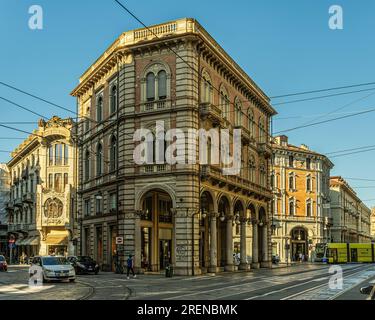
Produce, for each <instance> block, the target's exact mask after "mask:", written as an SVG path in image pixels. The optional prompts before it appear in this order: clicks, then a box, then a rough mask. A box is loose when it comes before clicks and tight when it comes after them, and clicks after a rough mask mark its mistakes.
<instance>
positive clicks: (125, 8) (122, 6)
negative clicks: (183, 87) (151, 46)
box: [114, 0, 375, 139]
mask: <svg viewBox="0 0 375 320" xmlns="http://www.w3.org/2000/svg"><path fill="white" fill-rule="evenodd" d="M114 1H115V2H116V3H117V4H118V5H119V6H120V7H121V8H123V9H124V10H125V11H126V12H127V13H129V14H130V15H131V16H132V17H133V18H134V19H135V20H137V21H138V22H139V23H140V24H141V25H142V26H143V27H144V28H146V29H147V30H148V31H149V32H150V33H151V34H152V35H153V36H154V37H155V38H157V39H158V40H163V39H162V38H160V37H158V35H157V34H156V33H155V32H154V31H153V30H152V29H150V28H149V27H148V26H147V25H146V24H145V23H144V22H142V21H141V20H140V19H139V18H138V17H137V16H136V15H135V14H134V13H132V12H131V11H130V10H129V9H128V8H127V7H126V6H124V5H123V4H122V3H121V2H120V1H118V0H114ZM168 48H169V50H171V51H172V52H173V53H174V54H175V55H176V57H178V58H179V59H181V60H182V61H183V62H184V63H185V64H186V65H187V66H188V67H189V68H190V69H191V70H192V71H193V72H195V73H196V74H197V75H198V77H199V79H201V80H203V81H205V82H206V83H208V84H209V86H210V87H211V88H212V89H214V90H215V91H217V92H218V93H219V94H221V92H220V90H219V89H218V88H216V87H215V86H214V85H212V83H210V82H209V81H207V80H206V79H204V77H203V75H202V73H201V72H200V71H199V70H196V69H195V68H194V67H192V66H191V65H190V63H188V62H187V61H186V60H185V59H184V58H183V57H181V56H180V55H179V54H178V53H177V52H176V51H175V50H174V49H173V48H172V47H171V46H168ZM374 84H375V83H374ZM245 101H246V102H250V103H251V101H250V100H242V102H245ZM211 104H212V105H214V106H215V107H218V105H216V104H214V103H212V102H211ZM228 104H229V105H233V106H234V107H235V103H234V102H231V101H228ZM230 112H234V111H230ZM240 112H241V114H242V115H244V116H245V117H246V118H247V119H248V120H249V116H248V115H247V114H246V113H245V112H244V111H242V110H241V111H240ZM251 121H252V123H253V124H254V125H255V126H256V127H258V129H259V124H258V123H256V122H255V121H254V120H251ZM264 133H265V135H267V137H268V138H271V139H272V135H270V134H268V133H267V132H266V131H265V132H264Z"/></svg>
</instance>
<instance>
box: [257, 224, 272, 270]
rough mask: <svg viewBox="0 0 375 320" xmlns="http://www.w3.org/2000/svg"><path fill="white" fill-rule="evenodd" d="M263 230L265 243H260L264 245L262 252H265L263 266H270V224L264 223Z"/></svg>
mask: <svg viewBox="0 0 375 320" xmlns="http://www.w3.org/2000/svg"><path fill="white" fill-rule="evenodd" d="M261 232H263V237H262V238H263V243H260V244H259V245H261V246H262V252H263V257H262V262H261V267H262V268H268V267H270V266H269V264H270V261H269V259H268V224H264V225H263V228H262V231H261Z"/></svg>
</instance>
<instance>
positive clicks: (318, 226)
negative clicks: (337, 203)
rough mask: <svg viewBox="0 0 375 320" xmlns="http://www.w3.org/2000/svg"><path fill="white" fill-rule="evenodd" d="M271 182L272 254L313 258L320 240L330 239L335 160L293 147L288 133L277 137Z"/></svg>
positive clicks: (283, 257)
mask: <svg viewBox="0 0 375 320" xmlns="http://www.w3.org/2000/svg"><path fill="white" fill-rule="evenodd" d="M272 149H273V169H272V172H271V183H272V187H273V194H274V201H273V204H272V212H273V229H274V231H273V235H272V246H273V254H274V255H276V254H278V255H279V257H280V259H281V261H282V262H285V261H287V259H288V261H291V260H296V259H297V257H298V256H299V254H300V253H301V254H303V255H305V257H306V258H310V260H311V259H314V251H315V246H316V244H317V243H326V242H329V241H331V235H330V227H331V225H332V219H331V215H330V211H329V204H330V201H329V176H330V170H331V169H332V167H333V164H332V162H331V161H330V160H329V159H328V158H327V157H325V156H324V155H322V154H319V153H317V152H314V151H312V150H310V149H309V148H308V147H307V146H305V145H302V146H300V147H297V146H294V145H292V144H290V143H289V142H288V137H287V136H279V137H275V143H274V144H273V145H272Z"/></svg>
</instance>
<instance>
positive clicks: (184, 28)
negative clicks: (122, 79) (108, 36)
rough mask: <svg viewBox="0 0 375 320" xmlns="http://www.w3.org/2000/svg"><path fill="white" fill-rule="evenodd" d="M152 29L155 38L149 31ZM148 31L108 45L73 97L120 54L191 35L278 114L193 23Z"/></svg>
mask: <svg viewBox="0 0 375 320" xmlns="http://www.w3.org/2000/svg"><path fill="white" fill-rule="evenodd" d="M148 29H151V30H152V31H153V32H154V33H155V34H156V35H157V37H155V35H154V34H153V33H152V32H150V31H149V30H148ZM148 29H146V28H141V29H136V30H131V31H127V32H124V33H123V34H121V35H120V37H119V38H118V39H116V40H115V41H114V42H113V43H112V44H111V46H110V47H109V48H108V49H107V50H106V51H105V52H104V53H103V54H102V55H101V56H100V57H99V58H98V59H97V60H96V61H95V62H94V63H93V64H92V65H91V66H90V67H89V68H88V69H87V70H86V71H85V72H84V74H83V75H82V76H81V78H80V83H79V85H78V86H77V87H76V88H75V89H74V90H73V91H72V92H71V95H72V96H80V95H82V94H84V92H85V91H87V90H89V89H91V88H92V86H93V85H94V84H95V82H96V81H97V79H98V78H101V77H102V76H103V75H104V74H106V72H108V69H110V68H113V66H114V65H116V64H117V60H118V57H119V54H120V55H121V56H124V55H125V54H126V53H127V52H129V51H134V50H136V49H137V48H139V49H141V48H142V47H145V46H150V45H152V44H163V45H165V44H166V42H167V41H168V42H169V41H176V40H178V39H179V38H184V37H187V36H189V35H194V36H196V37H198V39H200V40H201V50H203V52H204V51H205V50H206V51H207V50H209V51H211V53H214V55H215V56H216V58H217V59H219V60H220V63H221V64H222V67H223V68H226V69H227V72H230V73H232V74H233V76H234V78H235V81H237V82H238V83H239V85H240V86H242V87H243V88H244V89H245V90H248V91H249V94H251V95H252V96H254V99H257V100H258V101H259V103H260V105H261V106H262V108H264V109H265V110H266V111H267V113H269V114H270V115H275V114H276V113H277V112H276V110H274V109H273V107H272V106H271V105H270V103H269V102H270V99H269V97H268V96H267V95H266V94H265V93H264V92H263V91H262V90H261V89H260V88H259V87H258V86H257V85H256V84H255V82H254V81H253V80H252V79H251V78H250V77H249V76H248V75H247V74H246V73H245V71H244V70H243V69H242V68H241V67H240V66H239V65H238V64H237V63H236V62H235V61H234V60H233V59H232V58H231V57H230V56H229V55H228V54H227V53H226V52H225V50H224V49H223V48H222V47H221V46H220V45H219V44H218V43H217V42H216V41H215V40H214V39H213V38H212V37H211V35H210V34H209V33H208V32H207V31H206V30H205V29H204V28H203V27H202V26H201V25H200V24H199V23H198V22H197V21H196V20H195V19H191V18H184V19H179V20H174V21H170V22H166V23H162V24H158V25H154V26H150V27H149V28H148Z"/></svg>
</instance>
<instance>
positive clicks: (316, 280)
mask: <svg viewBox="0 0 375 320" xmlns="http://www.w3.org/2000/svg"><path fill="white" fill-rule="evenodd" d="M352 269H354V270H357V269H361V270H359V271H357V272H355V273H352V274H349V275H348V276H347V278H350V277H353V276H354V275H356V274H359V273H362V272H363V271H365V270H366V269H365V270H363V266H360V267H356V268H346V269H345V270H348V271H351V270H352ZM328 279H329V276H328V277H322V278H319V279H314V280H312V281H311V282H314V281H315V282H318V281H323V280H328ZM344 279H345V275H344ZM326 286H328V284H327V283H323V284H320V285H317V286H314V287H312V288H309V289H306V290H303V291H300V292H297V293H294V294H292V295H290V296H287V297H284V298H282V299H280V300H289V299H292V298H295V297H297V296H303V295H304V294H306V293H308V292H310V291H314V290H317V289H319V288H322V287H326ZM351 288H352V287H351ZM301 298H302V297H301ZM329 300H331V299H329Z"/></svg>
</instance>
